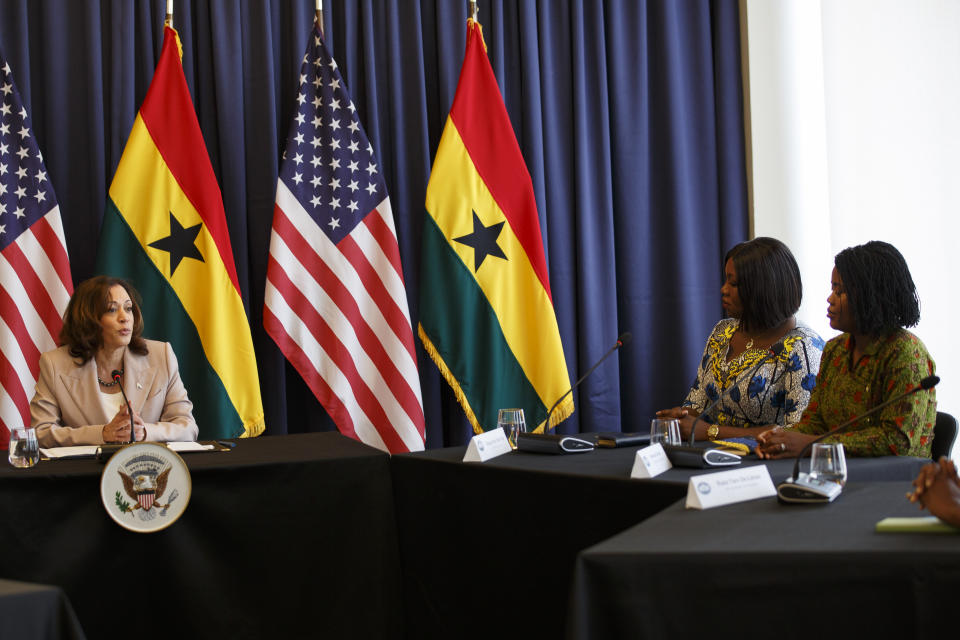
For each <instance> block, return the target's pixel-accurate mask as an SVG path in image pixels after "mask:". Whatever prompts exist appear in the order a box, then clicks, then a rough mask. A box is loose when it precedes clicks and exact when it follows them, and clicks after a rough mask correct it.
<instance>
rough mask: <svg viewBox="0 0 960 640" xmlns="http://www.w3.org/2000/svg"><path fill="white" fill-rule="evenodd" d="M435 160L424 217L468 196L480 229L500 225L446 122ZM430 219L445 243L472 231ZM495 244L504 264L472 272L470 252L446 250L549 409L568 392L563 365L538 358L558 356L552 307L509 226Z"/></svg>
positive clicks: (449, 220) (496, 261) (493, 261)
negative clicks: (457, 262) (485, 303)
mask: <svg viewBox="0 0 960 640" xmlns="http://www.w3.org/2000/svg"><path fill="white" fill-rule="evenodd" d="M437 156H438V157H442V158H443V162H436V163H434V167H433V172H432V173H431V176H430V186H429V188H428V190H427V201H426V204H427V210H428V212H429V213H431V214H432V213H433V212H434V211H437V212H444V211H451V210H456V207H457V206H458V205H459V202H460V201H461V199H462V198H463V194H464V193H467V194H469V198H470V202H471V203H472V211H473V212H474V213H475V214H476V215H478V217H479V218H480V219H481V221H482V222H483V224H484V225H486V226H490V225H491V224H493V223H495V222H498V221H501V220H503V219H504V215H503V212H501V211H500V209H499V207H498V206H497V203H496V202H495V201H494V199H493V198H492V196H491V194H490V192H489V191H488V190H487V188H486V184H485V183H484V181H483V179H482V177H481V176H480V175H479V174H478V173H477V172H476V170H475V167H474V166H473V163H472V162H471V158H470V155H469V154H468V153H467V152H466V149H465V148H464V147H463V145H462V142H461V139H460V136H459V130H458V129H457V127H456V125H455V124H454V123H453V122H452V121H451V120H448V121H447V127H446V128H445V129H444V132H443V136H442V138H441V140H440V146H439V148H438V150H437ZM432 217H433V219H434V220H435V222H436V223H437V225H438V226H439V227H440V229H441V231H442V232H443V234H444V235H445V237H447V238H457V237H460V236H462V235H465V234H468V233H470V231H471V230H472V228H473V221H472V216H450V215H436V216H432ZM497 244H498V246H500V247H501V248H502V250H503V252H504V254H505V255H506V259H505V260H504V259H501V258H497V257H494V256H488V257H487V258H485V260H484V263H483V264H482V265H481V266H480V268H479V269H476V268H475V263H474V253H475V250H474V249H473V247H471V246H468V245H466V244H463V243H460V242H457V241H456V240H454V241H453V242H450V243H449V246H450V247H451V248H452V250H453V251H455V252H456V254H457V255H458V256H459V257H460V260H461V261H462V263H463V265H464V267H465V268H466V269H467V272H468V273H470V274H471V275H473V277H474V278H475V279H476V281H477V283H478V284H479V286H480V288H481V289H482V290H483V294H484V295H485V296H486V298H487V300H488V301H489V303H490V305H491V306H492V307H493V311H494V313H495V314H496V316H497V320H498V323H499V326H500V329H501V331H502V332H503V335H504V336H505V339H506V341H507V344H508V345H509V347H510V349H511V351H512V352H513V354H514V356H515V357H516V359H517V361H518V362H519V364H520V367H521V368H522V369H523V370H524V371H525V372H526V373H527V377H528V378H529V380H530V381H531V383H532V384H533V385H534V387H535V388H536V389H537V393H538V395H539V396H540V401H541V402H542V403H543V404H545V405H547V406H550V405H552V404H553V403H554V402H556V401H557V400H558V399H559V398H560V396H561V395H563V394H564V393H565V392H566V391H567V389H569V387H570V384H569V378H568V376H567V371H566V365H565V364H564V363H563V361H562V360H561V361H560V362H559V363H558V362H557V361H554V360H551V359H549V358H544V357H543V354H544V353H563V347H562V345H561V343H560V331H559V328H558V327H557V320H556V315H555V314H554V311H553V304H552V303H551V301H550V299H549V297H548V296H547V292H546V291H544V289H543V287H542V286H541V283H540V282H539V280H538V279H537V278H536V276H535V274H534V270H533V268H532V266H531V264H530V262H529V261H528V260H527V254H526V253H525V251H524V249H523V247H522V246H521V245H520V243H519V241H518V240H517V238H516V236H515V235H514V233H513V227H512V226H511V224H510V222H509V221H508V222H507V223H506V224H504V226H503V228H502V229H501V231H500V235H499V237H498V239H497ZM505 283H509V286H506V285H505ZM518 309H522V310H523V311H522V313H518V312H517V310H518ZM531 318H533V320H531Z"/></svg>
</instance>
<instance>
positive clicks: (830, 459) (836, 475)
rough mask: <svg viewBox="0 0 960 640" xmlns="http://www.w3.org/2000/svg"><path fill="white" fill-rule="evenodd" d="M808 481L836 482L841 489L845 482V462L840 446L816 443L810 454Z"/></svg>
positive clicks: (841, 446)
mask: <svg viewBox="0 0 960 640" xmlns="http://www.w3.org/2000/svg"><path fill="white" fill-rule="evenodd" d="M810 479H811V480H819V481H822V482H836V483H837V484H839V485H840V486H841V487H842V486H843V485H844V484H846V482H847V460H846V458H845V457H844V455H843V445H842V444H827V443H824V442H818V443H816V444H815V445H813V450H812V451H811V452H810Z"/></svg>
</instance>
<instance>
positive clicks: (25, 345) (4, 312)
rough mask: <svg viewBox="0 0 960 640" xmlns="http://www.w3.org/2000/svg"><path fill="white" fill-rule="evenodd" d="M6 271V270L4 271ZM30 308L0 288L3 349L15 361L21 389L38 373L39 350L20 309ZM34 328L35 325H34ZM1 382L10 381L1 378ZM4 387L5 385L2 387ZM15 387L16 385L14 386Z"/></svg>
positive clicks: (33, 379) (35, 378) (35, 377)
mask: <svg viewBox="0 0 960 640" xmlns="http://www.w3.org/2000/svg"><path fill="white" fill-rule="evenodd" d="M4 271H6V269H4ZM31 308H32V307H29V306H27V307H21V306H18V305H17V303H16V302H14V301H13V298H11V297H10V294H9V292H8V290H7V288H6V287H0V319H2V320H3V329H4V330H3V348H2V349H0V351H2V352H3V353H4V354H8V355H9V356H11V357H13V358H14V360H16V361H17V367H16V371H17V372H18V376H17V377H18V378H19V380H20V383H21V385H22V386H23V387H29V386H30V385H32V384H33V383H34V382H36V380H37V376H38V375H39V373H40V353H41V351H40V349H38V348H37V343H36V342H35V341H34V339H33V336H31V335H30V331H29V330H28V328H27V323H26V322H24V319H23V315H21V313H20V309H23V310H24V311H28V310H29V309H31ZM34 326H35V325H34ZM3 380H12V379H8V378H3ZM4 386H6V385H4ZM15 386H16V385H15Z"/></svg>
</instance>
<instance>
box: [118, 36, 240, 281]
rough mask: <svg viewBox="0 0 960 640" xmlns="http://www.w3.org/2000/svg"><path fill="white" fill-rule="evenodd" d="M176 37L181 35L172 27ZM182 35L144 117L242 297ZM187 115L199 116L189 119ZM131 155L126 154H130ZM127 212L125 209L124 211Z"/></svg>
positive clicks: (163, 61)
mask: <svg viewBox="0 0 960 640" xmlns="http://www.w3.org/2000/svg"><path fill="white" fill-rule="evenodd" d="M171 33H173V34H175V32H173V30H172V29H171ZM178 45H179V37H176V36H175V35H174V36H173V37H170V36H167V37H165V38H164V41H163V50H162V51H161V52H160V60H159V62H158V63H157V69H156V71H155V72H154V74H153V81H152V82H151V83H150V89H149V90H148V91H147V95H146V97H145V98H144V100H143V105H141V107H140V113H139V114H138V115H139V116H140V117H141V118H142V119H143V123H144V126H145V127H146V129H147V131H149V135H150V138H151V139H152V141H153V144H154V145H156V147H157V149H158V150H159V152H160V155H161V156H162V157H163V159H164V161H165V162H166V164H167V166H168V167H169V170H170V173H171V175H172V176H173V178H174V179H175V180H176V182H177V184H178V185H179V188H180V189H181V191H182V192H183V193H184V195H185V196H186V197H187V199H188V200H189V201H190V202H191V203H192V205H193V208H194V210H196V211H197V213H198V214H199V215H200V216H201V217H202V218H203V223H204V225H205V227H206V228H207V230H208V231H209V233H210V235H211V237H212V238H213V241H214V243H215V244H216V247H217V249H218V251H219V253H220V261H221V262H222V263H223V266H224V268H225V269H226V272H227V274H228V275H229V277H230V281H231V283H233V288H234V290H235V291H236V292H237V295H238V296H239V295H240V284H239V280H238V279H237V269H236V265H235V264H234V260H233V249H232V248H231V246H230V234H229V232H228V230H227V219H226V215H225V214H224V210H223V199H222V197H221V195H220V185H219V184H217V177H216V175H215V174H214V173H213V166H212V165H211V164H210V155H209V154H208V153H207V146H206V143H204V141H203V133H202V132H201V131H200V123H199V122H198V121H197V118H196V115H195V112H194V108H193V102H192V101H191V99H190V90H189V88H188V87H187V81H186V77H185V76H184V75H183V68H182V66H181V62H180V53H179V51H177V48H178ZM184 114H191V115H193V117H191V118H185V117H183V115H184ZM125 153H126V151H125ZM121 211H123V209H121Z"/></svg>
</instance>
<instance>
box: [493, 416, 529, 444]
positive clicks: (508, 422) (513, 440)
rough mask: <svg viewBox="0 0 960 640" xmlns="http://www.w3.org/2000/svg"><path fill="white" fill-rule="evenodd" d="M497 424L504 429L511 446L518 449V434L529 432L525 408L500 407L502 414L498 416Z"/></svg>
mask: <svg viewBox="0 0 960 640" xmlns="http://www.w3.org/2000/svg"><path fill="white" fill-rule="evenodd" d="M497 426H498V427H500V428H501V429H503V432H504V433H505V434H506V435H507V441H508V442H509V443H510V446H511V447H512V448H514V449H516V448H517V434H518V433H526V432H527V423H526V422H525V421H524V418H523V409H500V414H499V415H498V416H497Z"/></svg>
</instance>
